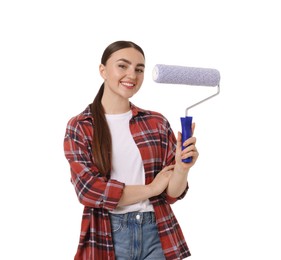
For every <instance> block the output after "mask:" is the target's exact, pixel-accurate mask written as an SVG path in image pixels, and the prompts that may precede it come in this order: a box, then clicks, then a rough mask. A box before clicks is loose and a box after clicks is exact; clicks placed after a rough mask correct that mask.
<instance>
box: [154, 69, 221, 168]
mask: <svg viewBox="0 0 281 260" xmlns="http://www.w3.org/2000/svg"><path fill="white" fill-rule="evenodd" d="M152 77H153V80H154V81H155V82H157V83H165V84H183V85H193V86H208V87H217V91H216V93H215V94H213V95H211V96H208V97H207V98H205V99H203V100H200V101H199V102H197V103H195V104H193V105H191V106H189V107H187V108H186V110H185V117H181V118H180V120H181V128H182V149H184V146H183V142H184V141H185V140H187V139H188V138H189V137H191V131H192V130H191V125H192V117H191V116H188V110H189V109H190V108H193V107H195V106H197V105H199V104H201V103H203V102H205V101H207V100H209V99H210V98H212V97H214V96H216V95H218V94H219V93H220V85H219V83H220V73H219V71H218V70H216V69H211V68H196V67H185V66H177V65H165V64H156V65H155V66H154V68H153V72H152ZM191 160H192V158H191V157H189V158H186V159H183V160H182V161H183V162H185V163H188V162H191Z"/></svg>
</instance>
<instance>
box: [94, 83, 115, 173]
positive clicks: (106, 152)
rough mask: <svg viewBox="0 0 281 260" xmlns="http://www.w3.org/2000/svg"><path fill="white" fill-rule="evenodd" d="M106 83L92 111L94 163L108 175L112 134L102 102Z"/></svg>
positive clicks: (101, 88)
mask: <svg viewBox="0 0 281 260" xmlns="http://www.w3.org/2000/svg"><path fill="white" fill-rule="evenodd" d="M103 91H104V84H102V85H101V87H100V89H99V91H98V93H97V95H96V97H95V99H94V101H93V103H92V104H91V112H92V115H93V117H94V129H93V130H94V131H93V143H92V151H93V158H94V163H95V164H96V166H97V168H98V169H99V171H100V172H101V173H102V174H103V175H104V176H107V175H108V174H110V170H111V149H112V143H111V134H110V130H109V127H108V124H107V121H106V118H105V112H104V109H103V107H102V104H101V99H102V95H103Z"/></svg>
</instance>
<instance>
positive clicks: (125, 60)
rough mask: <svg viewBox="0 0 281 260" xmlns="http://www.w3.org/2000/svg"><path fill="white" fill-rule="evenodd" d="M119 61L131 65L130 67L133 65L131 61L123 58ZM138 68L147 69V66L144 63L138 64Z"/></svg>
mask: <svg viewBox="0 0 281 260" xmlns="http://www.w3.org/2000/svg"><path fill="white" fill-rule="evenodd" d="M117 61H123V62H126V63H128V64H130V65H131V64H132V62H130V61H129V60H127V59H124V58H121V59H119V60H117ZM137 67H145V65H144V64H143V63H138V64H137Z"/></svg>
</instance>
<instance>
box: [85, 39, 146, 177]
mask: <svg viewBox="0 0 281 260" xmlns="http://www.w3.org/2000/svg"><path fill="white" fill-rule="evenodd" d="M125 48H134V49H136V50H137V51H139V52H140V53H141V54H142V55H143V57H145V55H144V52H143V50H142V48H141V47H140V46H138V45H137V44H135V43H133V42H131V41H116V42H113V43H111V44H110V45H109V46H107V48H106V49H105V50H104V52H103V55H102V57H101V64H103V65H106V62H107V60H108V59H109V58H110V57H111V55H112V54H113V53H114V52H116V51H118V50H121V49H125ZM103 92H104V83H103V84H102V85H101V87H100V89H99V91H98V93H97V95H96V97H95V99H94V101H93V103H92V104H91V106H90V107H91V113H92V115H93V118H94V127H93V128H94V129H93V143H92V152H93V159H94V162H95V164H96V166H97V168H98V169H99V172H100V173H101V174H103V175H105V176H107V175H109V174H110V171H111V165H112V142H111V134H110V130H109V127H108V124H107V121H106V118H105V111H104V108H103V106H102V104H101V99H102V96H103Z"/></svg>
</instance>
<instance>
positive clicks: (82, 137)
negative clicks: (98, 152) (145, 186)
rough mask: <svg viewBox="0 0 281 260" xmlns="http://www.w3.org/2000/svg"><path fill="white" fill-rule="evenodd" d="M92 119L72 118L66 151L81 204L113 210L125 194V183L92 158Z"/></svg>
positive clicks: (67, 130) (65, 145)
mask: <svg viewBox="0 0 281 260" xmlns="http://www.w3.org/2000/svg"><path fill="white" fill-rule="evenodd" d="M87 127H88V128H89V127H92V125H90V123H89V124H88V125H87V124H82V123H81V122H79V121H77V120H75V118H74V119H71V120H70V121H69V122H68V124H67V128H66V133H65V138H64V154H65V157H66V159H67V160H68V162H69V164H70V172H71V182H72V184H73V185H74V188H75V191H76V194H77V197H78V200H79V201H80V203H81V204H83V205H84V206H88V207H94V208H105V209H107V210H112V209H115V208H116V207H117V204H118V202H119V200H120V197H121V195H122V192H123V189H124V186H125V184H124V183H121V182H118V181H117V180H112V179H108V178H107V177H106V176H103V175H102V174H101V173H100V172H99V171H98V169H97V167H96V166H95V164H94V163H93V160H92V152H91V149H92V148H91V147H92V146H91V142H90V140H89V139H91V138H89V136H87V133H89V130H87Z"/></svg>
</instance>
